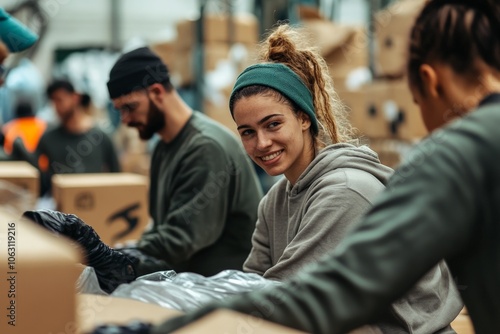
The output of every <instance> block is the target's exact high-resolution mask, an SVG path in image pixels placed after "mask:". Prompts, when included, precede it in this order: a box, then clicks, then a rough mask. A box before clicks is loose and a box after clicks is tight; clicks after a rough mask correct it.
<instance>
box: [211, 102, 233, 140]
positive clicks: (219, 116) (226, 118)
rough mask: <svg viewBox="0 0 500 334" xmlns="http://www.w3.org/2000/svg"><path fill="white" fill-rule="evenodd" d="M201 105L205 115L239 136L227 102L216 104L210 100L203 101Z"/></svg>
mask: <svg viewBox="0 0 500 334" xmlns="http://www.w3.org/2000/svg"><path fill="white" fill-rule="evenodd" d="M203 106H204V108H205V109H204V113H205V115H207V116H208V117H210V118H212V119H213V120H215V121H217V122H219V123H220V124H222V125H224V126H225V127H226V128H227V129H229V130H230V131H231V132H233V133H234V134H235V135H236V136H237V137H238V138H239V137H240V134H239V133H238V130H237V129H236V123H235V122H234V120H233V117H232V116H231V113H230V111H229V102H226V103H223V104H220V105H218V104H214V103H213V102H210V101H205V103H204V105H203Z"/></svg>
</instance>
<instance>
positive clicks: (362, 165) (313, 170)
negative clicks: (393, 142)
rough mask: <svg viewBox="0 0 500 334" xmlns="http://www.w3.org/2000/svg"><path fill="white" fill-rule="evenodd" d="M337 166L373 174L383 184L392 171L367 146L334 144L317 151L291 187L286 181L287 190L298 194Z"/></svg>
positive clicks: (337, 167)
mask: <svg viewBox="0 0 500 334" xmlns="http://www.w3.org/2000/svg"><path fill="white" fill-rule="evenodd" d="M339 168H351V169H358V170H362V171H365V172H367V173H370V174H371V175H373V176H375V177H376V178H377V179H378V180H379V181H380V182H381V183H382V184H384V185H386V183H387V180H388V179H389V177H390V176H391V175H392V173H393V170H392V169H391V168H389V167H387V166H385V165H382V164H381V163H380V160H379V158H378V155H377V153H375V152H374V151H373V150H371V149H370V148H369V147H368V146H365V145H363V146H354V145H351V144H347V143H341V144H334V145H329V146H327V147H325V148H324V149H323V150H321V151H320V152H319V154H318V155H317V156H316V158H314V160H313V161H312V162H311V163H310V164H309V166H307V168H306V170H305V171H304V172H302V174H301V175H300V177H299V179H298V180H297V182H296V183H295V185H294V186H293V187H292V186H291V184H290V183H289V182H288V184H287V190H288V191H291V193H292V194H298V193H300V192H301V191H302V190H304V189H307V188H308V187H309V186H310V185H311V183H312V182H314V181H315V180H317V179H318V178H320V177H321V176H322V175H324V174H327V173H331V172H332V171H333V170H335V169H339Z"/></svg>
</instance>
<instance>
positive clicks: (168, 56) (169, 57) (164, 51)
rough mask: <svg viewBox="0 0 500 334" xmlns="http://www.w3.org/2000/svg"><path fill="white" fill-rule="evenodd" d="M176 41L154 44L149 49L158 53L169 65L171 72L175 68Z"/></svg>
mask: <svg viewBox="0 0 500 334" xmlns="http://www.w3.org/2000/svg"><path fill="white" fill-rule="evenodd" d="M175 44H176V43H175V41H171V42H170V41H169V42H158V43H153V44H151V45H150V46H149V48H150V49H151V50H152V51H153V52H154V53H156V54H157V55H158V56H159V57H160V59H161V60H162V61H163V62H164V63H165V64H166V65H167V67H168V69H169V70H172V68H173V67H174V66H175V56H176V54H175V53H176V45H175Z"/></svg>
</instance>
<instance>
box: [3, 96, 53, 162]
mask: <svg viewBox="0 0 500 334" xmlns="http://www.w3.org/2000/svg"><path fill="white" fill-rule="evenodd" d="M46 128H47V122H45V121H44V120H42V119H40V118H37V117H36V116H35V112H34V110H33V105H32V104H31V103H30V102H26V101H20V102H19V103H18V104H17V106H16V109H15V112H14V119H13V120H12V121H9V122H8V123H6V124H5V125H4V126H3V127H2V132H3V134H4V136H5V141H4V150H5V152H6V153H7V154H11V153H12V149H13V143H14V141H15V140H16V138H21V140H22V142H23V145H24V147H25V148H26V150H27V151H28V152H30V153H34V152H35V150H36V147H37V146H38V142H39V141H40V138H41V137H42V135H43V133H44V132H45V130H46Z"/></svg>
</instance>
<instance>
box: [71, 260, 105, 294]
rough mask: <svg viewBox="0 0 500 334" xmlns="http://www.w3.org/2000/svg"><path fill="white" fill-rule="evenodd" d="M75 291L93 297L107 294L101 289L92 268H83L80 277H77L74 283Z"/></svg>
mask: <svg viewBox="0 0 500 334" xmlns="http://www.w3.org/2000/svg"><path fill="white" fill-rule="evenodd" d="M76 291H78V292H79V293H88V294H93V295H103V296H105V295H107V293H106V292H104V291H103V290H102V289H101V286H100V285H99V280H98V279H97V275H96V273H95V270H94V268H92V267H85V269H83V271H82V273H81V274H80V277H78V280H77V281H76Z"/></svg>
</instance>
